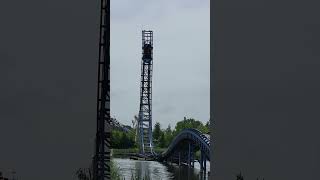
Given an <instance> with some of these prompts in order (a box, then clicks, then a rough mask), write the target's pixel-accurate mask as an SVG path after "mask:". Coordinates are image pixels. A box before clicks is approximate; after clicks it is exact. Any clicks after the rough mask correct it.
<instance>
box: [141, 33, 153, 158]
mask: <svg viewBox="0 0 320 180" xmlns="http://www.w3.org/2000/svg"><path fill="white" fill-rule="evenodd" d="M152 65H153V32H152V31H145V30H143V31H142V61H141V86H140V109H139V116H138V144H139V150H140V153H141V154H143V155H146V156H153V155H154V151H153V140H152Z"/></svg>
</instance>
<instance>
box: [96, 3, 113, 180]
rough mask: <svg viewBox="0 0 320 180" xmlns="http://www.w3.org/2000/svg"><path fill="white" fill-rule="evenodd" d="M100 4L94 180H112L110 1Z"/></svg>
mask: <svg viewBox="0 0 320 180" xmlns="http://www.w3.org/2000/svg"><path fill="white" fill-rule="evenodd" d="M100 3H101V4H100V35H99V36H100V40H99V61H98V88H97V91H98V92H97V130H96V139H95V155H94V158H93V173H94V176H93V178H94V180H105V179H110V137H111V123H110V122H111V118H110V0H101V2H100Z"/></svg>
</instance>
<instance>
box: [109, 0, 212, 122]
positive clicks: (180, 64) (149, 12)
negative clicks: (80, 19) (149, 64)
mask: <svg viewBox="0 0 320 180" xmlns="http://www.w3.org/2000/svg"><path fill="white" fill-rule="evenodd" d="M209 2H210V1H209V0H201V1H194V0H188V1H182V0H180V1H179V0H175V1H168V0H165V1H146V0H139V1H131V0H121V1H112V2H111V83H112V86H111V98H112V99H111V103H112V104H111V111H112V114H113V115H114V116H115V117H116V118H118V120H119V121H121V122H123V123H126V124H129V125H130V124H131V120H132V119H133V116H134V115H135V114H137V113H138V110H139V92H140V89H139V88H140V75H141V30H142V29H146V30H153V31H154V65H153V66H154V71H153V82H152V83H153V121H154V122H155V121H158V122H160V123H161V124H163V125H164V126H163V128H165V127H167V125H168V124H169V123H170V124H171V126H173V125H175V123H176V122H177V121H179V120H182V119H183V117H184V116H187V117H193V118H195V119H198V120H201V121H203V122H207V121H208V120H209V96H210V93H209V90H210V89H209V86H210V82H209V80H210V79H209V75H210V73H209V70H210V67H209V65H210V62H209V61H210V22H209V20H210V17H209V16H210V7H209Z"/></svg>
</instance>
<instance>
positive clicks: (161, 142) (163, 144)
mask: <svg viewBox="0 0 320 180" xmlns="http://www.w3.org/2000/svg"><path fill="white" fill-rule="evenodd" d="M164 134H165V133H161V135H160V138H159V147H161V148H164V147H166V140H165V135H164Z"/></svg>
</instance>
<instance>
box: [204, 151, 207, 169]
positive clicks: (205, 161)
mask: <svg viewBox="0 0 320 180" xmlns="http://www.w3.org/2000/svg"><path fill="white" fill-rule="evenodd" d="M203 167H204V173H206V169H207V157H206V156H205V155H204V154H203Z"/></svg>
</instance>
